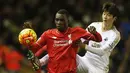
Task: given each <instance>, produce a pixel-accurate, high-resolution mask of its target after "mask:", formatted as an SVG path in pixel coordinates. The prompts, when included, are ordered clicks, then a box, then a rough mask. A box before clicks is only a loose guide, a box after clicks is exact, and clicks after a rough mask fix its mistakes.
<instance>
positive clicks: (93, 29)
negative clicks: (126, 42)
mask: <svg viewBox="0 0 130 73" xmlns="http://www.w3.org/2000/svg"><path fill="white" fill-rule="evenodd" d="M87 29H88V32H90V33H91V34H93V35H94V37H95V41H96V42H101V41H102V37H101V35H100V34H99V33H98V32H97V31H96V28H95V27H94V26H90V27H88V28H87Z"/></svg>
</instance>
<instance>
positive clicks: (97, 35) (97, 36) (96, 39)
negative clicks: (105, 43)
mask: <svg viewBox="0 0 130 73" xmlns="http://www.w3.org/2000/svg"><path fill="white" fill-rule="evenodd" d="M90 26H94V27H96V26H95V22H93V23H91V24H90V25H89V26H88V27H90ZM88 27H87V28H86V31H88ZM88 32H89V31H88ZM94 37H95V41H96V42H101V41H102V37H101V35H100V33H98V32H96V34H94Z"/></svg>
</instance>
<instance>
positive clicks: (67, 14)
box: [57, 9, 69, 18]
mask: <svg viewBox="0 0 130 73" xmlns="http://www.w3.org/2000/svg"><path fill="white" fill-rule="evenodd" d="M57 13H59V14H65V15H66V16H67V18H68V17H69V12H68V11H67V10H65V9H60V10H59V11H58V12H57Z"/></svg>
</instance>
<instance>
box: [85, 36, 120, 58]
mask: <svg viewBox="0 0 130 73" xmlns="http://www.w3.org/2000/svg"><path fill="white" fill-rule="evenodd" d="M119 41H120V35H116V36H115V37H112V38H111V39H108V40H107V42H106V43H105V44H101V43H99V42H95V41H90V42H89V45H86V46H85V49H86V50H87V51H90V52H93V53H95V54H97V55H100V56H102V55H104V54H105V53H107V52H109V51H112V50H113V48H114V47H115V46H116V45H117V43H118V42H119Z"/></svg>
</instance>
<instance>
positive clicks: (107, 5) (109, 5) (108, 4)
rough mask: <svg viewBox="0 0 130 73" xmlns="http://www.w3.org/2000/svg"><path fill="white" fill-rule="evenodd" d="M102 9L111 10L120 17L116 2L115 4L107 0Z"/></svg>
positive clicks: (115, 15)
mask: <svg viewBox="0 0 130 73" xmlns="http://www.w3.org/2000/svg"><path fill="white" fill-rule="evenodd" d="M102 10H103V12H104V11H107V12H109V13H110V14H112V15H113V16H114V17H118V16H119V10H118V8H117V6H116V4H114V3H112V2H106V3H104V4H103V8H102Z"/></svg>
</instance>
